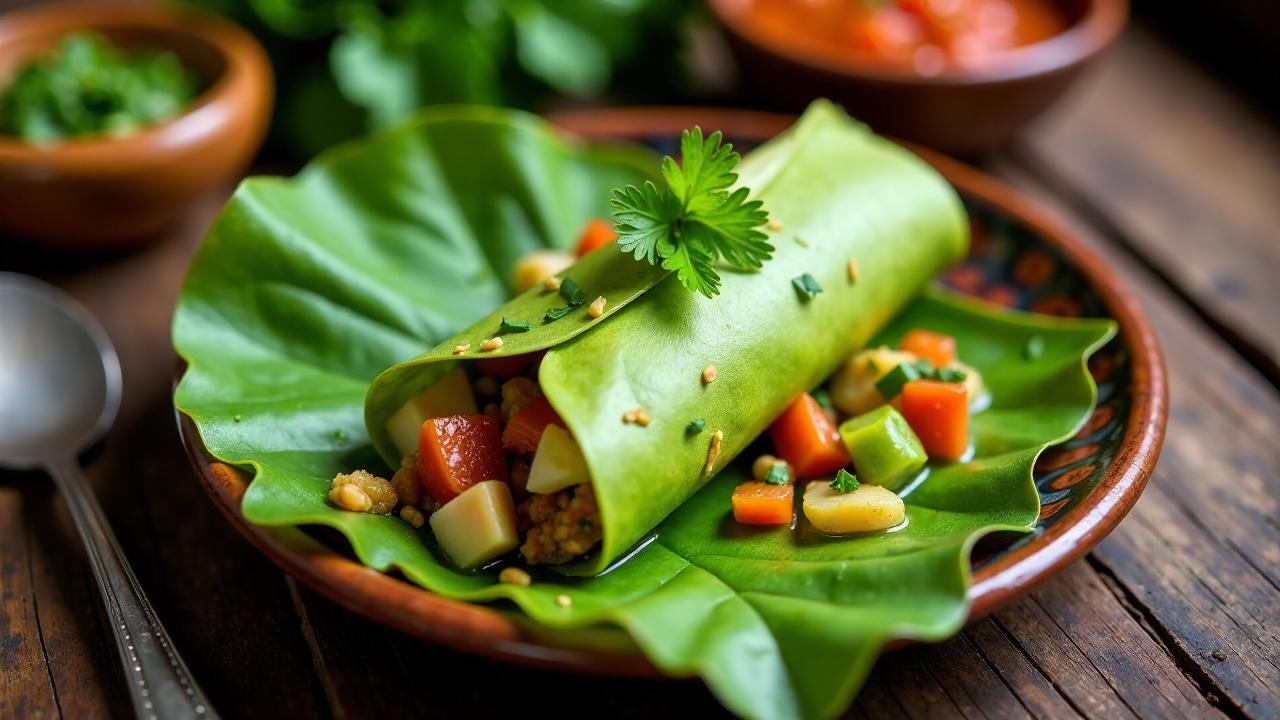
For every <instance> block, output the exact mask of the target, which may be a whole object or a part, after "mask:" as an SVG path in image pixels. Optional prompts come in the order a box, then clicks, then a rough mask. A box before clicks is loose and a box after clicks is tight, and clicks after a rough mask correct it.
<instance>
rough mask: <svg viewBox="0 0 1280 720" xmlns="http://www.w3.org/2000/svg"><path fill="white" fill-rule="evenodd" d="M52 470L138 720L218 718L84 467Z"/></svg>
mask: <svg viewBox="0 0 1280 720" xmlns="http://www.w3.org/2000/svg"><path fill="white" fill-rule="evenodd" d="M48 470H49V474H50V475H52V476H53V479H54V482H55V483H56V484H57V486H58V489H59V490H61V492H62V497H63V499H64V500H65V501H66V503H67V508H68V509H69V510H70V511H71V518H72V519H73V520H74V521H75V526H76V531H77V532H78V533H79V534H80V539H81V540H82V541H83V542H84V547H85V552H86V554H87V555H88V558H89V566H90V567H91V568H93V576H94V578H95V579H96V580H97V581H98V589H99V590H100V591H101V592H102V599H103V602H104V603H105V604H106V607H107V618H108V619H109V621H110V622H111V632H112V634H113V635H115V640H116V649H117V650H119V651H120V660H121V662H122V663H123V664H124V671H125V672H124V674H125V678H126V679H127V681H128V685H129V695H130V697H131V698H132V699H133V709H134V712H135V713H136V715H137V716H138V717H139V718H146V719H147V720H168V719H169V718H183V719H187V718H201V719H210V718H217V715H216V713H214V711H213V709H212V708H211V707H210V705H209V701H208V700H206V699H205V697H204V693H203V692H201V690H200V687H199V686H198V685H196V682H195V680H194V679H193V678H192V677H191V671H190V670H188V669H187V666H186V664H185V663H183V662H182V658H181V657H179V655H178V651H177V649H176V648H174V646H173V641H171V640H170V639H169V634H168V633H166V632H165V630H164V627H163V626H162V625H161V624H160V619H159V618H158V617H156V613H155V610H153V609H152V608H151V603H150V602H149V601H148V600H147V596H146V594H145V593H144V592H143V591H142V586H141V585H139V584H138V579H137V578H136V577H134V574H133V570H132V569H130V567H129V562H128V561H127V560H126V559H125V557H124V551H123V550H122V549H121V548H120V544H119V543H118V542H117V541H116V537H115V534H114V533H112V532H111V527H110V526H109V525H108V524H107V519H106V516H104V515H103V514H102V508H101V507H100V506H99V505H98V501H97V499H96V498H95V497H94V495H93V490H92V489H91V488H90V487H89V483H87V482H86V481H85V479H84V474H83V473H81V471H80V466H79V465H78V464H77V463H76V462H75V460H74V459H72V460H66V461H62V462H58V463H53V464H51V465H50V466H49V467H48Z"/></svg>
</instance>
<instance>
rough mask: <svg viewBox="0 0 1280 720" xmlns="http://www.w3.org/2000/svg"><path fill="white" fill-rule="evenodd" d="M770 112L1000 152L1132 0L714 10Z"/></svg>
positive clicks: (1103, 43) (714, 6) (718, 6)
mask: <svg viewBox="0 0 1280 720" xmlns="http://www.w3.org/2000/svg"><path fill="white" fill-rule="evenodd" d="M708 4H709V6H710V7H711V10H712V12H713V13H714V15H715V16H716V17H717V18H718V20H719V21H720V23H721V24H722V25H723V26H724V28H725V29H726V31H727V33H728V36H729V39H730V44H731V46H732V48H733V50H734V54H735V55H736V56H737V58H738V61H739V64H740V66H741V68H742V71H743V77H744V81H745V82H746V84H747V85H748V87H750V88H751V89H752V90H753V92H754V93H755V94H756V95H757V98H758V99H759V100H760V101H761V103H762V104H765V105H773V106H776V107H780V108H800V107H803V106H804V105H806V104H807V103H808V102H809V101H810V100H812V99H813V98H815V97H829V98H831V99H833V100H835V101H837V102H840V103H842V104H843V105H844V106H845V107H846V108H848V109H849V111H850V113H852V114H853V115H854V116H856V117H858V118H860V119H862V120H865V121H866V122H868V123H869V124H870V125H871V126H872V127H873V128H875V129H876V130H877V131H879V132H883V133H888V134H891V135H895V136H897V137H900V138H904V139H907V140H912V141H915V142H918V143H921V144H924V145H928V146H931V147H934V148H937V149H939V150H943V151H947V152H951V153H956V154H969V155H971V154H975V153H979V152H982V151H985V150H989V149H991V148H994V147H996V146H998V145H999V144H1001V143H1002V142H1004V141H1005V140H1007V139H1008V138H1009V137H1010V136H1011V135H1012V134H1013V133H1014V132H1015V131H1016V130H1018V129H1019V128H1020V127H1022V126H1023V125H1025V124H1026V123H1027V122H1029V121H1030V120H1031V119H1032V118H1034V117H1035V116H1036V115H1038V114H1040V113H1041V112H1043V111H1044V110H1045V109H1046V108H1048V107H1049V106H1050V105H1051V104H1052V103H1053V101H1054V100H1056V99H1057V98H1058V97H1060V96H1061V95H1062V93H1063V91H1065V90H1066V89H1067V87H1068V86H1069V85H1070V84H1071V82H1072V81H1073V80H1075V79H1076V78H1077V77H1078V76H1079V74H1080V72H1081V70H1083V69H1084V68H1085V66H1086V65H1088V63H1089V62H1090V61H1091V60H1093V59H1094V58H1096V57H1097V56H1098V55H1099V54H1100V53H1101V52H1102V51H1103V50H1104V49H1105V48H1106V47H1107V46H1108V45H1109V44H1110V43H1111V42H1112V41H1113V40H1114V39H1115V38H1116V36H1117V35H1118V34H1119V33H1120V31H1121V30H1122V29H1123V27H1124V23H1125V19H1126V17H1127V16H1128V1H1127V0H709V2H708Z"/></svg>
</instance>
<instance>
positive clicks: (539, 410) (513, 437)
mask: <svg viewBox="0 0 1280 720" xmlns="http://www.w3.org/2000/svg"><path fill="white" fill-rule="evenodd" d="M553 423H554V424H556V425H559V426H560V427H565V424H564V421H563V420H561V419H560V416H559V415H557V414H556V409H555V408H553V407H551V403H550V402H549V401H548V400H547V396H546V395H539V396H538V397H536V398H534V399H533V400H530V401H529V403H528V404H526V405H525V406H524V407H522V408H520V409H519V410H517V411H516V414H515V415H512V416H511V419H510V420H508V421H507V426H506V427H505V428H503V429H502V447H504V448H506V449H507V450H510V451H511V452H518V453H531V452H533V451H534V450H537V449H538V441H540V440H542V431H543V430H546V429H547V426H548V425H551V424H553ZM566 429H567V428H566Z"/></svg>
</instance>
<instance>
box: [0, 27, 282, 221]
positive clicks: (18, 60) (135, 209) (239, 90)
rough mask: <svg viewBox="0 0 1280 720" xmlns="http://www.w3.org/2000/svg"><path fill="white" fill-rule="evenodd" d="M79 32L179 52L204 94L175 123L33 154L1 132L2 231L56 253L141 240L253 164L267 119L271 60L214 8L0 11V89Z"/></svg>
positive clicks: (29, 147)
mask: <svg viewBox="0 0 1280 720" xmlns="http://www.w3.org/2000/svg"><path fill="white" fill-rule="evenodd" d="M80 30H92V31H96V32H98V33H101V34H102V35H105V36H106V37H107V38H109V39H110V40H111V41H112V42H114V43H116V44H117V45H120V46H122V47H125V48H129V47H147V48H157V49H161V50H169V51H172V52H174V53H175V54H177V56H178V57H179V58H180V59H181V61H182V63H183V64H184V65H185V66H186V67H187V68H188V69H190V70H191V71H193V72H194V73H196V75H197V76H198V77H199V78H200V80H201V83H202V87H204V88H205V90H204V92H203V93H202V94H201V95H200V97H198V98H197V99H196V100H195V101H194V102H193V103H192V104H191V105H190V106H189V107H188V108H187V109H186V110H185V111H184V112H183V113H182V114H181V115H179V116H178V117H176V118H174V119H172V120H170V121H168V122H165V123H163V124H160V125H156V126H153V127H149V128H145V129H143V130H141V131H139V132H136V133H133V134H131V135H127V136H124V137H120V138H107V137H86V138H80V139H70V140H67V141H66V142H63V143H60V144H57V145H52V146H48V147H38V146H34V145H30V144H28V143H25V142H22V141H21V140H19V139H17V138H13V137H7V136H0V198H4V199H5V201H4V202H0V233H10V234H13V235H16V236H20V237H22V238H26V239H31V240H35V241H40V242H44V243H47V244H52V245H57V246H61V247H106V246H112V245H120V244H126V243H132V242H136V241H140V240H145V239H147V238H148V237H151V236H154V235H155V234H156V233H157V232H159V231H160V230H162V229H164V228H165V227H166V226H167V225H169V224H171V223H172V222H173V221H175V220H176V219H177V218H179V217H181V216H182V214H183V213H184V212H186V210H187V209H188V208H189V207H190V206H191V204H192V203H193V202H194V201H195V200H197V199H199V197H200V196H201V195H202V194H203V193H205V192H207V191H208V190H211V189H213V188H216V187H219V186H222V185H224V184H226V183H228V182H229V181H231V180H232V179H233V178H235V177H237V176H238V175H239V174H240V173H242V172H243V171H244V169H245V168H246V167H247V166H248V163H249V161H250V160H251V159H252V158H253V155H254V154H255V153H256V152H257V150H258V147H259V146H260V145H261V143H262V138H263V135H264V134H265V132H266V128H267V122H268V121H269V119H270V117H271V103H272V93H273V88H272V85H273V81H272V75H271V65H270V63H269V61H268V60H267V56H266V53H265V52H264V51H263V49H262V47H261V46H260V45H258V43H257V41H256V40H254V39H253V38H252V37H251V36H250V35H249V34H248V33H247V32H245V31H244V30H242V29H240V28H239V27H237V26H235V25H233V24H231V23H229V22H227V21H225V20H222V19H220V18H218V17H217V16H214V15H212V14H210V13H207V12H201V11H196V10H193V9H190V8H178V7H171V6H164V5H156V6H138V5H117V6H113V5H103V4H102V3H88V4H77V3H71V4H53V5H44V6H38V7H32V8H29V9H25V10H18V11H14V12H10V13H6V14H4V15H3V16H0V87H2V86H4V85H5V84H7V82H8V79H9V78H10V77H11V76H12V75H13V74H14V73H16V72H17V71H18V70H19V69H20V68H21V67H22V65H23V64H24V63H25V62H26V61H27V60H28V59H29V58H30V57H31V56H32V55H38V54H43V53H47V52H49V51H50V50H52V49H53V48H54V47H55V46H56V45H57V43H58V40H59V39H60V38H62V37H63V36H64V35H66V34H67V33H70V32H75V31H80Z"/></svg>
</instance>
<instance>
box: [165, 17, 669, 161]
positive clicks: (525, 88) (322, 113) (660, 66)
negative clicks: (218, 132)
mask: <svg viewBox="0 0 1280 720" xmlns="http://www.w3.org/2000/svg"><path fill="white" fill-rule="evenodd" d="M187 2H191V3H194V4H197V5H201V6H203V7H205V8H208V9H212V10H214V11H217V12H220V13H222V14H225V15H228V16H230V17H231V18H232V19H234V20H236V21H237V22H239V23H241V24H242V25H244V26H245V27H247V28H248V29H249V30H250V31H251V32H253V33H254V34H255V35H256V36H257V37H258V38H259V39H260V40H261V41H262V42H263V44H264V45H265V46H266V47H267V51H268V53H270V55H271V57H272V61H273V64H274V66H275V71H276V75H277V85H278V103H277V107H276V119H275V125H274V128H273V133H272V141H271V144H272V149H274V150H276V151H281V150H283V151H284V152H285V153H287V154H289V155H292V156H293V157H294V158H298V159H301V158H307V157H310V156H311V155H313V154H315V153H316V152H317V151H319V150H321V149H323V148H325V147H328V146H329V145H332V144H333V143H335V142H338V141H341V140H344V139H347V138H350V137H354V136H357V135H362V134H364V133H366V132H368V131H370V130H375V129H378V128H381V127H384V126H386V125H389V124H391V123H394V122H396V121H397V120H400V119H402V118H404V117H406V116H407V115H409V114H410V113H411V112H412V111H413V110H415V109H417V108H420V107H422V106H424V105H432V104H441V103H477V104H489V105H510V106H515V107H523V108H534V109H541V108H545V107H546V106H547V105H548V104H549V103H552V102H556V101H558V100H562V99H566V98H567V99H569V100H570V101H574V100H584V99H596V98H600V97H602V96H604V95H605V94H606V93H607V94H608V96H609V98H610V99H611V100H615V101H654V100H658V99H664V100H671V99H672V98H673V97H678V96H679V95H681V92H682V91H681V87H682V82H683V77H684V74H683V69H682V66H681V58H680V55H681V53H680V36H681V33H682V31H683V27H684V19H685V15H686V14H687V13H688V11H689V9H690V8H691V7H692V6H693V5H694V3H690V2H687V0H376V1H375V0H187Z"/></svg>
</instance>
